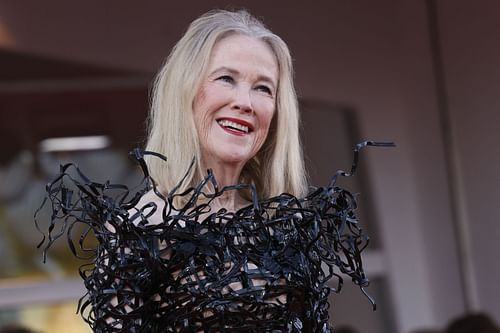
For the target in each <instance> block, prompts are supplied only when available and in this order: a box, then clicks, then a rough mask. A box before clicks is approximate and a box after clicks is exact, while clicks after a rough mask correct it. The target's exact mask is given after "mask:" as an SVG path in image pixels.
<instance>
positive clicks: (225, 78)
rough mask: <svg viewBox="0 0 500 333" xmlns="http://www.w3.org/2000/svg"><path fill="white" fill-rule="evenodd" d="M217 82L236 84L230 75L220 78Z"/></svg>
mask: <svg viewBox="0 0 500 333" xmlns="http://www.w3.org/2000/svg"><path fill="white" fill-rule="evenodd" d="M216 80H217V81H222V82H227V83H234V79H233V78H232V77H231V76H230V75H222V76H219V77H218V78H217V79H216Z"/></svg>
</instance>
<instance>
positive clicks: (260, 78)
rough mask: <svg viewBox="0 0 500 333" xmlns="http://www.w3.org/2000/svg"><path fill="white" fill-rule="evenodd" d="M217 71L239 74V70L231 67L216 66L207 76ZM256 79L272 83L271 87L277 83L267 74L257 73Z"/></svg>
mask: <svg viewBox="0 0 500 333" xmlns="http://www.w3.org/2000/svg"><path fill="white" fill-rule="evenodd" d="M219 72H229V73H230V74H233V75H238V74H240V72H239V71H237V70H236V69H233V68H231V67H227V66H221V67H218V68H216V69H214V70H213V71H212V72H211V73H210V74H209V76H212V75H214V74H217V73H219ZM258 81H265V82H268V83H270V84H272V86H273V88H275V87H276V84H277V82H274V80H273V79H272V78H271V77H269V76H267V75H259V76H258Z"/></svg>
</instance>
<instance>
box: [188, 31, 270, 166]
mask: <svg viewBox="0 0 500 333" xmlns="http://www.w3.org/2000/svg"><path fill="white" fill-rule="evenodd" d="M277 87H278V64H277V62H276V59H275V56H274V54H273V52H272V51H271V49H270V47H269V46H268V45H267V44H266V43H265V42H263V41H261V40H258V39H255V38H253V37H248V36H244V35H231V36H229V37H226V38H224V39H222V40H220V41H219V42H217V44H215V46H214V48H213V50H212V54H211V57H210V60H209V64H208V69H207V74H206V75H205V77H204V78H202V81H201V86H200V89H199V91H198V93H197V95H196V97H195V100H194V103H193V113H194V120H195V124H196V129H197V131H198V135H199V139H200V144H201V149H202V158H203V162H204V164H205V167H210V168H213V167H215V165H214V164H219V165H220V164H232V165H235V166H237V165H238V166H240V167H242V166H243V165H244V164H245V163H246V162H247V161H248V160H250V159H251V158H252V157H254V156H255V155H256V154H257V152H258V151H259V149H260V148H261V147H262V145H263V143H264V141H265V140H266V137H267V134H268V132H269V126H270V124H271V120H272V118H273V115H274V112H275V106H276V92H277Z"/></svg>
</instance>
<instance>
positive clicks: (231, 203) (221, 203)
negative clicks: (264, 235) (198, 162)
mask: <svg viewBox="0 0 500 333" xmlns="http://www.w3.org/2000/svg"><path fill="white" fill-rule="evenodd" d="M204 165H206V167H205V168H204V169H212V171H213V174H214V176H215V179H216V181H217V185H218V186H219V189H222V188H223V187H225V186H231V185H236V184H239V182H240V175H241V171H242V170H243V166H244V164H243V163H235V164H229V163H204ZM247 203H248V202H247V201H246V200H245V199H243V198H242V197H241V195H240V194H239V193H238V191H237V190H231V191H225V192H224V193H223V194H222V195H221V196H219V197H217V198H215V199H214V200H213V201H212V204H211V208H212V211H217V210H219V209H221V208H225V209H227V210H228V211H236V210H238V209H240V208H241V207H243V206H245V205H246V204H247Z"/></svg>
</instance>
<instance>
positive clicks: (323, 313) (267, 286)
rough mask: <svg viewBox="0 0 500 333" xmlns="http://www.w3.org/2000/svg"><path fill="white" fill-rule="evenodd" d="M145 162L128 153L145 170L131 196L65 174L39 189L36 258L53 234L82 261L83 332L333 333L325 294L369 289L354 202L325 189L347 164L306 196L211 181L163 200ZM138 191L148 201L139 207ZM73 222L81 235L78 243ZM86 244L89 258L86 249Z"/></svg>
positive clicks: (120, 187)
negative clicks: (238, 205) (237, 201)
mask: <svg viewBox="0 0 500 333" xmlns="http://www.w3.org/2000/svg"><path fill="white" fill-rule="evenodd" d="M355 153H356V155H355V156H356V157H357V150H356V151H355ZM144 154H148V152H143V151H140V150H135V151H133V152H132V156H133V157H134V158H135V159H136V160H137V161H138V162H139V164H140V165H141V167H142V169H143V172H144V180H143V182H142V185H141V186H140V188H139V189H135V190H134V191H133V193H132V191H130V190H129V189H128V188H126V187H125V186H123V185H113V184H109V183H106V184H98V183H94V182H92V181H90V180H89V179H87V178H86V177H85V176H84V175H83V174H82V173H81V172H80V171H79V170H78V168H77V167H76V166H74V165H72V164H68V165H65V166H63V167H61V174H60V175H59V177H58V178H57V179H55V180H54V181H53V182H52V183H50V184H49V185H48V186H47V193H48V195H47V198H48V200H49V201H50V202H51V203H52V206H51V208H52V210H53V218H52V221H51V224H50V227H49V242H48V243H47V244H46V245H45V250H47V249H48V248H49V247H50V246H51V244H52V242H53V241H54V240H55V239H56V238H57V237H59V236H60V235H61V234H63V233H62V232H61V233H60V234H58V235H54V227H56V225H61V228H62V230H67V231H68V240H69V242H70V248H71V250H72V251H73V252H74V253H75V254H79V253H82V251H84V252H85V253H90V254H91V259H92V260H91V261H90V262H89V263H88V264H85V265H83V266H82V267H81V269H80V274H81V276H82V278H83V280H84V283H85V286H86V288H87V291H88V292H87V294H86V295H85V296H84V297H82V299H81V300H80V305H79V307H80V311H81V313H82V315H83V317H84V319H85V320H86V321H87V322H88V323H89V324H90V326H91V327H92V329H93V331H94V332H103V333H104V332H106V333H109V332H259V333H260V332H315V333H316V332H332V329H331V327H330V325H329V323H328V319H329V315H328V310H329V306H330V305H329V303H328V296H329V294H330V292H331V291H334V292H337V291H339V290H340V286H341V284H342V277H341V275H347V276H349V277H350V279H352V281H353V282H354V283H356V284H357V285H359V286H360V287H361V288H363V287H365V286H367V285H368V280H367V279H366V277H365V274H364V272H363V267H362V262H361V251H362V250H363V249H364V247H365V246H366V245H367V242H368V238H367V237H366V236H365V235H364V234H363V233H362V230H361V228H360V227H359V226H358V222H357V219H356V216H355V209H356V200H355V198H354V197H353V196H352V195H351V193H350V192H348V191H347V190H345V189H342V188H340V187H338V186H336V185H335V182H336V178H337V176H338V175H343V176H349V175H351V174H352V173H353V171H354V169H355V163H354V164H353V169H352V170H351V173H347V172H342V171H339V172H338V173H337V175H335V176H334V178H333V180H332V182H331V183H330V184H329V185H328V186H326V187H319V188H316V189H312V190H311V192H310V194H309V195H307V196H306V197H305V198H296V197H294V196H292V195H289V194H282V195H280V196H277V197H274V198H270V199H267V200H258V199H257V198H256V192H255V190H254V189H253V188H252V186H250V185H235V186H231V187H227V188H223V189H218V187H217V184H216V180H215V179H214V177H213V175H212V174H211V173H210V171H209V172H208V175H207V177H206V178H205V179H204V180H203V181H202V182H201V183H200V184H199V185H198V186H197V187H193V188H190V189H189V190H188V191H186V192H184V193H176V189H174V190H173V191H172V192H171V193H169V194H168V195H166V196H164V195H162V194H161V193H159V192H158V191H157V190H156V187H155V183H154V181H153V180H152V179H151V177H150V176H149V173H148V170H147V167H146V165H145V163H144V160H143V156H144ZM71 169H75V170H76V172H72V171H71ZM75 175H76V176H75ZM71 188H73V189H71ZM208 188H211V189H214V188H215V190H212V191H211V192H209V191H208V190H207V189H208ZM244 188H246V189H247V190H248V191H250V193H251V194H252V195H253V202H252V204H250V205H249V206H247V207H244V208H242V209H240V210H238V211H236V212H228V211H226V210H224V209H222V210H219V211H217V212H210V211H209V205H210V201H211V200H213V199H214V198H215V197H217V196H219V195H221V194H222V193H223V192H224V191H230V190H241V189H244ZM117 192H119V194H116V193H117ZM146 193H148V194H147V195H151V194H152V193H154V196H155V199H154V200H151V201H148V200H146V201H144V198H143V197H144V196H145V195H146ZM179 197H181V199H182V200H179ZM141 198H142V200H141ZM179 201H180V202H183V204H180V205H177V206H176V205H175V202H179ZM159 202H160V204H158V203H159ZM199 202H203V203H202V204H199ZM152 216H161V220H160V222H159V223H158V222H156V223H151V222H150V219H151V217H152ZM78 224H83V225H84V226H85V228H83V229H82V228H80V230H83V231H82V232H81V236H80V237H79V238H78V243H79V244H78V245H77V244H74V242H73V238H72V237H71V229H73V227H74V226H75V225H78ZM89 237H92V238H94V237H95V239H96V242H95V244H96V246H95V248H90V249H89V248H88V247H86V246H85V244H86V243H88V238H89ZM44 239H45V238H44ZM77 249H78V250H77ZM332 278H334V281H331V280H332ZM332 282H336V284H335V286H334V287H332Z"/></svg>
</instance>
